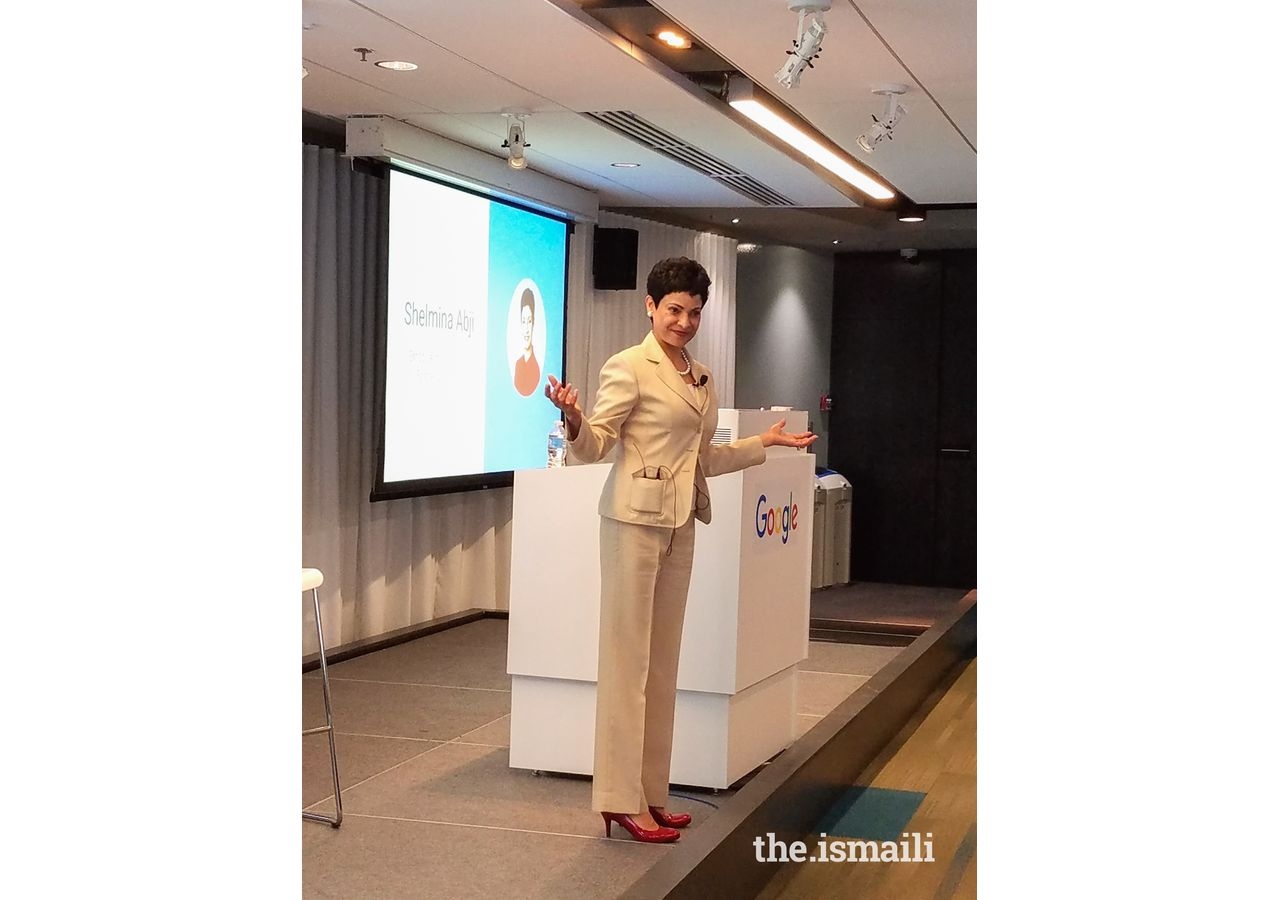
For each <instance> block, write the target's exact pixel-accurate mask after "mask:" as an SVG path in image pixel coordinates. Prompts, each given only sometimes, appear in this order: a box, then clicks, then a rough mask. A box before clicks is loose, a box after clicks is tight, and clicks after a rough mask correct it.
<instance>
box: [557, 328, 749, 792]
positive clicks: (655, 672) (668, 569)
mask: <svg viewBox="0 0 1280 900" xmlns="http://www.w3.org/2000/svg"><path fill="white" fill-rule="evenodd" d="M692 365H693V377H694V381H695V382H697V384H695V385H689V384H686V383H685V381H684V379H683V378H682V377H681V376H680V375H679V374H678V373H677V371H676V368H675V366H673V365H672V364H671V361H670V360H669V359H667V356H666V354H665V353H663V352H662V347H661V346H660V345H659V343H658V340H657V338H655V337H654V336H653V334H652V333H650V334H649V335H648V336H647V337H646V338H645V339H644V341H643V342H641V343H640V344H637V345H636V346H634V347H628V348H627V349H626V350H623V351H621V352H620V353H617V354H615V355H614V356H612V357H611V358H610V359H609V361H608V362H606V363H605V364H604V368H603V369H601V371H600V387H599V389H598V390H597V392H596V399H595V405H594V407H593V408H592V412H591V415H590V416H589V417H584V419H583V423H582V427H581V429H580V430H579V432H578V436H577V437H576V438H575V439H574V440H572V441H571V442H570V444H569V449H570V452H571V453H572V454H573V455H574V457H575V458H577V459H579V460H581V461H583V462H596V461H597V460H600V459H603V458H604V457H605V456H606V455H607V454H608V453H609V452H610V451H611V450H614V449H615V447H616V448H617V449H616V452H615V454H614V462H613V468H612V470H610V472H609V476H608V478H607V479H606V481H605V485H604V490H603V491H602V492H601V495H600V517H601V519H600V659H599V669H598V676H597V691H596V746H595V769H594V778H593V786H592V802H591V805H592V808H593V809H595V810H597V811H600V812H616V813H632V814H634V813H639V812H642V811H644V809H645V807H646V806H666V804H667V789H668V783H669V781H670V775H671V732H672V725H673V723H674V720H675V699H676V674H677V671H676V670H677V667H678V665H679V662H680V637H681V634H682V632H683V630H684V610H685V601H686V599H687V597H688V594H689V575H690V573H691V571H692V568H693V545H694V524H693V520H694V519H695V518H697V519H700V520H701V521H703V522H710V521H711V499H710V494H709V493H708V491H707V482H706V479H707V478H709V477H712V476H715V475H720V474H724V473H726V472H736V471H738V470H740V469H745V468H747V467H748V466H753V465H759V464H760V463H762V462H764V458H765V455H764V444H763V443H762V442H761V440H760V438H759V437H750V438H744V439H742V440H739V441H735V442H734V443H732V444H728V445H720V446H712V445H711V436H712V434H713V433H714V432H715V428H716V420H717V409H716V395H715V386H714V384H713V383H712V382H711V375H710V372H709V371H708V370H707V368H706V367H705V366H703V365H702V364H701V363H699V362H697V361H694V362H693V364H692ZM704 377H705V380H704Z"/></svg>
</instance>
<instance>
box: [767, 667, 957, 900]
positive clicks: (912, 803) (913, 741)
mask: <svg viewBox="0 0 1280 900" xmlns="http://www.w3.org/2000/svg"><path fill="white" fill-rule="evenodd" d="M977 676H978V664H977V661H976V660H974V661H971V662H970V663H969V664H968V665H967V666H966V668H965V669H964V670H963V672H962V673H960V675H959V677H958V678H957V679H956V680H955V682H954V683H953V684H951V685H950V686H944V690H943V691H939V692H938V693H939V694H940V696H938V697H937V698H936V701H935V702H934V703H932V704H930V703H926V704H925V705H924V707H922V711H921V713H920V714H919V715H918V716H917V717H916V718H915V719H914V720H913V721H911V722H909V723H908V724H907V725H906V726H905V727H904V728H903V729H902V731H901V732H900V733H899V735H898V737H897V738H896V739H895V740H894V741H893V742H892V743H891V744H890V745H889V746H888V747H886V748H885V750H884V752H882V753H881V754H880V756H879V758H878V759H877V760H875V761H874V762H873V763H872V764H871V765H870V766H868V768H867V771H866V772H864V773H863V775H862V777H860V778H859V779H858V783H857V784H856V785H852V786H851V789H850V791H849V792H848V793H847V794H846V796H845V797H844V798H842V799H841V802H839V803H837V804H836V806H835V807H834V808H833V809H832V810H831V811H830V812H829V813H828V815H827V816H826V817H825V818H824V819H823V821H822V822H820V823H819V825H818V827H817V828H815V834H814V835H813V836H812V838H811V839H810V840H809V842H808V846H809V848H810V849H811V850H816V848H817V847H818V845H819V842H820V841H822V840H823V839H822V835H823V834H824V833H825V835H826V840H825V843H826V844H827V845H828V847H829V845H830V844H831V843H832V842H833V841H834V840H839V839H849V840H860V841H878V842H884V841H891V842H892V841H901V840H902V839H903V838H902V834H903V833H904V832H905V833H907V834H910V835H912V838H911V840H910V841H909V843H908V849H909V850H911V851H912V853H913V854H914V853H915V851H916V848H917V846H924V844H923V841H925V840H928V841H929V845H928V848H927V850H931V852H924V853H920V854H919V856H920V857H921V858H924V857H928V856H932V858H933V859H932V861H920V862H914V861H913V862H898V863H889V862H880V863H870V864H867V863H865V862H848V861H837V860H835V859H833V858H832V853H831V851H830V849H827V850H826V851H825V855H826V856H827V859H826V860H825V861H818V860H814V861H803V862H798V863H796V862H792V863H784V864H780V865H779V871H778V874H777V875H776V876H774V878H773V880H772V881H770V882H769V884H768V885H767V886H766V888H765V889H764V890H763V891H761V892H760V894H759V895H757V898H756V900H802V898H811V897H864V898H869V900H879V898H885V900H888V898H892V900H899V898H900V900H914V898H921V900H926V898H931V900H949V898H973V897H977V894H978V889H977V877H978V862H977V699H978V685H977ZM917 833H918V834H920V835H921V844H919V845H917V844H916V840H915V837H914V836H915V834H917ZM926 835H927V836H928V837H925V836H926ZM881 846H883V843H882V844H881ZM779 855H780V853H779Z"/></svg>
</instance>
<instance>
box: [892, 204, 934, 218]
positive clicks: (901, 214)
mask: <svg viewBox="0 0 1280 900" xmlns="http://www.w3.org/2000/svg"><path fill="white" fill-rule="evenodd" d="M927 215H928V213H927V212H926V211H925V210H923V209H921V208H920V207H918V206H904V207H903V208H902V209H900V210H898V221H899V222H923V221H924V220H925V217H926V216H927Z"/></svg>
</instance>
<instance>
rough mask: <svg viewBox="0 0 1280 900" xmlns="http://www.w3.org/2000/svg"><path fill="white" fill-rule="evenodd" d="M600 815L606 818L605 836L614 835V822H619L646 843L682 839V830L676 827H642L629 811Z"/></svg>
mask: <svg viewBox="0 0 1280 900" xmlns="http://www.w3.org/2000/svg"><path fill="white" fill-rule="evenodd" d="M600 816H601V818H603V819H604V836H605V837H612V836H613V823H614V822H617V823H618V824H619V825H621V826H622V827H623V828H625V829H627V831H629V832H631V836H632V837H633V838H635V839H636V840H637V841H643V842H644V843H646V844H670V843H671V842H672V841H678V840H680V832H678V831H676V830H675V829H674V828H664V827H662V826H661V825H659V826H658V827H657V828H641V827H640V823H639V822H637V821H636V820H635V819H633V818H631V816H630V815H628V814H627V813H609V812H602V813H600Z"/></svg>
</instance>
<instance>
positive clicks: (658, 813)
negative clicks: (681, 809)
mask: <svg viewBox="0 0 1280 900" xmlns="http://www.w3.org/2000/svg"><path fill="white" fill-rule="evenodd" d="M649 815H651V816H653V821H655V822H657V823H658V824H659V825H665V826H667V827H668V828H688V827H689V823H690V822H692V821H693V816H691V815H689V814H688V813H669V812H665V811H663V810H661V809H658V807H656V806H650V807H649Z"/></svg>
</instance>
